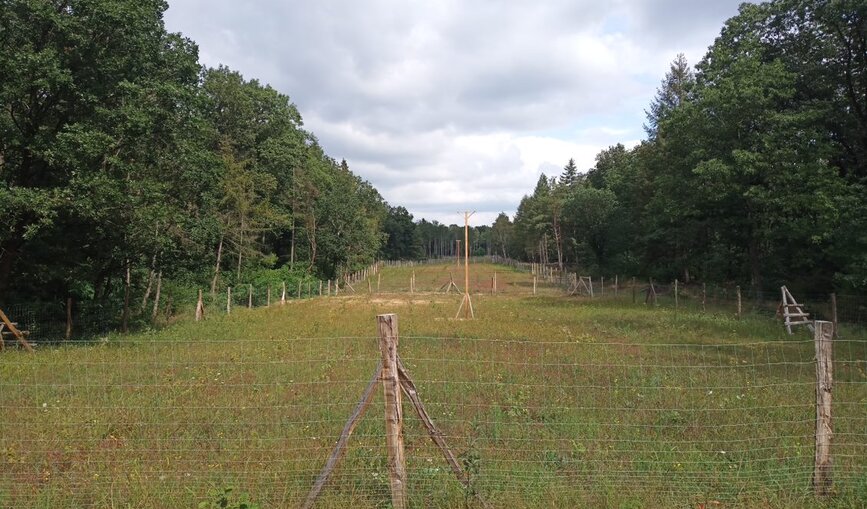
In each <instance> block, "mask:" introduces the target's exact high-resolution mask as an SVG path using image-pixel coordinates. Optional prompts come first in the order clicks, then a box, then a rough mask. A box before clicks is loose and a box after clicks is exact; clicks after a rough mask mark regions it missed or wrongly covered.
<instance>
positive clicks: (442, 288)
mask: <svg viewBox="0 0 867 509" xmlns="http://www.w3.org/2000/svg"><path fill="white" fill-rule="evenodd" d="M452 288H454V289H455V291H456V292H458V293H461V289H460V288H458V285H457V284H456V283H455V277H454V276H453V275H452V273H451V271H450V272H449V282H448V283H446V284H444V285H442V286H440V288H439V291H441V292H443V293H449V292H451V291H452Z"/></svg>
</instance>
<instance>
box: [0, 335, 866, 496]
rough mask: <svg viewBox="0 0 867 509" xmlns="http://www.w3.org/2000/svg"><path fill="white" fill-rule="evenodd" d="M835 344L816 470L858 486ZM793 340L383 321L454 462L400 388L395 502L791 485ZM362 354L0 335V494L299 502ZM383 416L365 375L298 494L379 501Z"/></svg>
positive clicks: (804, 431)
mask: <svg viewBox="0 0 867 509" xmlns="http://www.w3.org/2000/svg"><path fill="white" fill-rule="evenodd" d="M834 349H835V351H834V388H833V398H834V400H833V423H834V440H833V445H832V456H833V478H834V491H835V496H836V497H839V498H840V499H844V500H849V501H854V502H853V503H855V504H857V501H859V500H860V501H863V500H865V499H867V480H865V477H867V412H865V408H867V406H865V405H867V342H865V341H863V340H860V341H859V340H852V339H845V338H841V339H839V340H836V341H835V343H834ZM814 355H815V352H814V345H813V341H812V339H808V338H805V339H792V340H772V341H761V342H743V341H739V342H734V341H733V342H731V343H725V342H722V343H716V344H699V343H696V344H688V343H682V342H676V341H672V342H670V343H666V344H660V343H654V342H647V343H637V342H628V343H627V342H596V341H593V340H590V339H582V340H579V341H535V340H521V341H517V340H496V339H466V338H444V337H402V338H401V339H400V344H399V356H400V358H401V359H402V361H403V363H404V365H405V366H406V369H407V371H408V373H409V375H410V376H411V377H412V379H413V380H414V382H415V384H416V386H417V388H418V391H419V395H420V398H421V401H422V402H423V404H424V405H425V407H426V409H427V411H428V413H429V414H430V416H431V418H432V420H433V421H434V423H435V424H436V426H437V427H438V428H439V430H440V431H441V432H442V434H443V435H444V439H445V441H446V443H447V444H448V447H449V448H450V450H451V451H452V452H453V453H454V455H455V456H456V457H457V458H458V461H459V463H460V465H461V468H462V469H463V471H464V473H465V475H466V479H467V482H466V484H463V483H461V482H458V480H457V479H456V477H455V476H454V474H453V473H452V471H451V470H450V469H449V466H448V464H447V463H446V462H445V460H444V459H443V455H442V453H441V451H440V450H439V449H438V448H437V447H436V445H435V444H434V443H433V442H432V441H431V440H430V437H429V435H428V431H427V430H426V428H425V427H424V426H423V425H422V423H421V422H420V420H419V419H418V418H417V416H416V415H415V414H414V413H413V411H412V409H411V408H410V407H409V406H408V404H407V402H406V401H405V402H404V437H405V448H406V458H407V482H408V493H409V497H410V506H411V507H459V506H463V505H468V506H470V507H473V506H476V505H479V504H482V502H480V500H484V501H485V502H484V503H486V504H488V505H490V506H492V507H521V506H529V507H535V506H540V505H546V506H552V505H553V506H560V507H566V506H594V505H612V504H620V503H622V502H629V501H630V500H638V501H639V502H638V503H639V504H640V505H644V506H659V505H660V504H661V505H689V504H694V503H699V502H704V501H708V500H713V501H720V503H732V504H746V505H749V504H751V503H758V502H760V501H765V502H766V501H768V500H782V501H783V502H782V504H783V505H787V501H791V500H800V499H804V498H809V497H810V484H811V476H812V473H813V454H814V433H815V418H816V410H815V394H816V363H815V360H814ZM379 359H380V353H379V347H378V338H373V337H340V338H336V337H329V338H275V339H270V338H269V339H261V340H260V339H238V338H224V339H219V340H218V339H202V340H199V339H191V340H180V339H173V340H161V339H153V340H148V339H146V336H145V339H142V338H138V339H128V340H124V339H119V340H115V341H112V342H102V341H81V342H76V343H73V344H67V345H61V346H51V347H45V348H40V349H39V350H38V351H37V353H36V354H32V355H28V354H25V353H23V352H14V351H13V352H7V353H6V354H4V355H2V356H0V426H2V435H0V453H2V456H0V461H2V468H0V507H9V508H12V507H16V508H18V507H61V508H63V507H110V506H113V505H119V506H124V507H125V506H127V505H129V506H133V507H198V506H199V504H210V503H214V504H219V500H221V499H220V497H224V498H225V497H229V498H231V497H242V496H243V497H247V498H249V500H251V501H254V502H255V503H257V504H259V505H260V506H261V507H294V506H298V505H300V504H301V503H302V502H303V501H304V499H305V498H306V496H307V494H308V492H309V491H310V488H311V486H312V485H313V483H314V481H315V480H316V478H317V475H318V474H319V473H320V471H321V470H322V467H323V465H324V463H325V460H326V458H327V457H328V455H329V453H331V451H332V449H333V447H334V445H335V442H336V441H337V440H338V438H339V436H340V433H341V430H342V429H343V427H344V425H345V423H346V421H347V419H348V418H349V416H350V414H351V413H352V411H353V409H354V408H355V407H356V405H357V404H358V401H359V397H360V396H361V393H362V391H363V390H364V388H365V387H366V386H367V384H368V382H369V381H370V380H371V376H372V375H373V374H374V371H375V369H376V366H377V363H378V362H379ZM383 416H384V404H383V397H382V389H381V388H378V389H377V392H376V397H375V398H374V400H373V403H372V404H371V406H370V407H369V408H368V409H367V412H366V414H365V415H364V417H363V418H362V420H361V421H360V423H359V425H358V427H357V428H356V429H355V432H354V433H353V434H352V436H351V438H350V440H349V442H348V447H347V449H346V452H345V454H344V456H343V458H342V460H341V462H340V463H339V464H338V466H337V468H336V470H335V471H334V473H333V475H332V476H331V478H330V480H329V481H328V483H327V484H326V486H325V488H324V489H323V491H322V493H321V495H320V498H319V500H318V501H317V507H346V506H349V505H353V506H357V507H383V506H386V505H387V504H388V503H389V501H390V488H389V477H388V468H387V460H386V450H385V436H384V433H385V431H384V429H385V427H384V422H383V421H384V417H383ZM228 488H231V489H232V491H231V492H228V491H226V490H227V489H228ZM227 493H230V494H229V495H226V494H227ZM204 507H210V506H208V505H206V506H204Z"/></svg>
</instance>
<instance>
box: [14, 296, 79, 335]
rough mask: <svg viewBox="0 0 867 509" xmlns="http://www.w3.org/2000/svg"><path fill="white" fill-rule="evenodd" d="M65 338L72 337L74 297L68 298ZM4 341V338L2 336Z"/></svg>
mask: <svg viewBox="0 0 867 509" xmlns="http://www.w3.org/2000/svg"><path fill="white" fill-rule="evenodd" d="M64 338H65V339H66V340H67V341H69V340H70V339H72V297H67V298H66V336H64ZM0 341H3V338H0Z"/></svg>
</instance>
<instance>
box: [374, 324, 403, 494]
mask: <svg viewBox="0 0 867 509" xmlns="http://www.w3.org/2000/svg"><path fill="white" fill-rule="evenodd" d="M376 319H377V323H378V325H379V351H380V353H381V354H382V386H383V390H384V393H385V443H386V447H387V449H388V475H389V483H390V484H391V504H392V507H394V509H404V508H405V507H406V461H405V458H404V451H403V410H402V408H401V393H400V380H399V375H398V367H397V344H398V330H397V315H394V314H387V315H377V317H376Z"/></svg>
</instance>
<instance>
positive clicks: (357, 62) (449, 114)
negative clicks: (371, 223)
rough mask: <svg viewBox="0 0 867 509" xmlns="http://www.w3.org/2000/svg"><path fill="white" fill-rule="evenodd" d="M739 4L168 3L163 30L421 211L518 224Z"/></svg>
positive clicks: (631, 138)
mask: <svg viewBox="0 0 867 509" xmlns="http://www.w3.org/2000/svg"><path fill="white" fill-rule="evenodd" d="M739 3H740V1H739V0H608V1H599V0H536V1H535V2H530V1H517V0H499V1H497V0H491V1H486V0H476V1H468V0H463V1H458V0H442V1H440V0H400V1H395V0H365V1H357V0H293V1H286V0H246V1H237V0H169V5H170V6H169V9H168V11H167V12H166V15H165V23H166V28H167V29H168V30H169V31H172V32H181V33H183V34H184V35H185V36H187V37H190V38H191V39H193V40H194V41H196V43H197V44H198V45H199V57H200V60H201V62H202V63H203V64H204V65H207V66H211V67H216V66H217V65H220V64H222V65H226V66H228V67H230V68H232V69H233V70H236V71H239V72H241V73H242V74H243V75H244V77H245V78H246V79H258V80H259V81H260V82H262V83H267V84H270V85H271V86H272V87H274V88H275V89H277V90H278V91H280V92H281V93H284V94H286V95H288V96H289V97H290V99H291V100H292V102H293V103H295V104H296V105H297V107H298V109H299V111H300V112H301V115H302V117H303V118H304V126H305V128H306V129H307V130H309V131H311V132H313V133H314V134H315V135H316V137H317V138H318V139H319V142H320V144H321V145H322V146H323V147H324V149H325V151H326V153H327V154H329V155H330V156H331V157H333V158H335V159H336V160H338V161H339V160H341V159H346V161H347V162H348V163H349V166H350V168H351V169H352V171H353V172H355V173H356V174H358V175H360V176H361V177H363V178H364V179H366V180H368V181H370V182H371V183H372V184H373V185H374V186H375V187H376V188H377V189H378V190H379V192H380V193H381V194H382V195H383V197H384V198H385V199H386V200H387V201H388V202H389V204H391V205H392V206H398V205H400V206H404V207H406V208H407V209H408V210H409V211H410V213H412V214H413V216H414V217H415V219H416V220H418V219H421V218H426V219H428V220H437V221H439V222H441V223H445V224H452V223H462V221H463V215H462V214H459V212H462V211H465V210H469V211H476V214H475V215H474V216H473V217H472V219H471V224H473V225H479V224H491V223H492V222H493V220H494V219H495V218H496V216H497V215H498V214H499V213H500V212H505V213H507V214H508V215H509V216H510V217H512V216H513V215H514V213H515V210H516V209H517V207H518V203H519V202H520V200H521V198H522V197H523V196H524V195H525V194H529V193H532V191H533V188H534V187H535V184H536V182H537V181H538V179H539V175H541V174H542V173H545V174H546V175H548V176H549V177H550V176H553V175H559V174H560V172H561V171H562V168H563V166H565V165H566V163H567V162H568V160H569V159H570V158H573V159H575V162H576V164H577V166H578V168H579V170H581V171H582V172H583V171H586V170H588V169H590V168H592V167H593V165H594V160H595V156H596V154H597V153H598V152H599V151H600V150H602V149H604V148H606V147H608V146H611V145H614V144H616V143H623V144H624V145H626V146H633V145H635V144H637V143H638V142H639V141H640V140H641V139H642V138H643V137H644V130H643V127H642V126H643V124H644V121H645V113H644V110H645V109H647V107H648V105H649V104H650V101H651V100H652V99H653V96H654V94H655V92H656V89H657V87H658V86H659V84H660V82H661V80H662V79H663V77H664V76H665V73H666V71H667V70H668V67H669V64H670V63H671V61H672V60H673V59H674V58H675V57H676V56H677V54H678V53H684V54H685V55H686V58H687V60H688V61H689V63H690V64H691V65H694V64H696V63H698V61H699V60H701V58H702V57H703V56H704V54H705V53H706V51H707V48H708V46H710V45H711V44H713V41H714V39H715V38H716V37H717V35H718V34H719V32H720V29H721V28H722V26H723V23H724V22H725V20H727V19H728V18H730V17H732V16H734V15H736V14H737V11H738V5H739Z"/></svg>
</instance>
